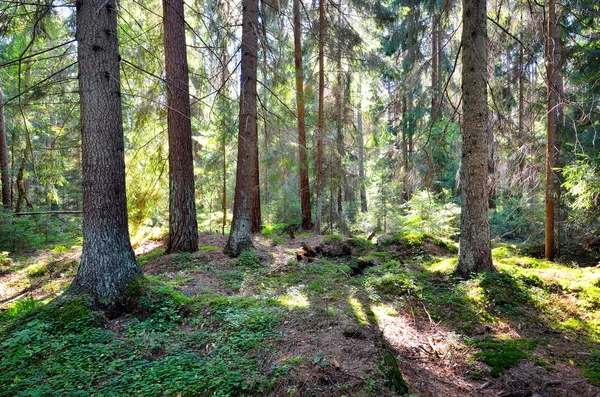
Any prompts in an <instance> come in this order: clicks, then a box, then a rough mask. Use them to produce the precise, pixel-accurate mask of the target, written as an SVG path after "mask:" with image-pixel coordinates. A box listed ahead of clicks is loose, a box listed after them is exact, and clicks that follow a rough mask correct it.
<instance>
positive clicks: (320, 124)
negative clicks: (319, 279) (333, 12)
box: [315, 0, 325, 234]
mask: <svg viewBox="0 0 600 397" xmlns="http://www.w3.org/2000/svg"><path fill="white" fill-rule="evenodd" d="M324 41H325V0H319V110H318V115H317V183H316V190H317V205H316V214H315V230H316V232H317V234H320V233H321V217H322V206H323V198H322V194H323V124H324V115H323V105H324V101H325V96H324V93H325V60H324V55H323V44H324Z"/></svg>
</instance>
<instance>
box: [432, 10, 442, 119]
mask: <svg viewBox="0 0 600 397" xmlns="http://www.w3.org/2000/svg"><path fill="white" fill-rule="evenodd" d="M431 20H432V27H431V121H432V123H434V122H435V121H436V119H437V117H438V111H439V101H440V98H439V81H438V80H439V77H438V72H439V67H438V62H439V57H438V54H439V48H438V44H439V40H438V26H437V24H438V19H437V18H436V16H435V10H432V18H431Z"/></svg>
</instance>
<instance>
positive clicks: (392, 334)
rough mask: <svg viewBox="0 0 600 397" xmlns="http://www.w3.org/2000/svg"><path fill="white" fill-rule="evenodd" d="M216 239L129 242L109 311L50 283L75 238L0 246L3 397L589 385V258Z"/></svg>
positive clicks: (528, 391) (592, 380) (426, 392)
mask: <svg viewBox="0 0 600 397" xmlns="http://www.w3.org/2000/svg"><path fill="white" fill-rule="evenodd" d="M225 243H226V237H223V236H220V235H215V234H202V235H201V237H200V244H201V249H200V251H198V252H197V253H194V254H184V253H181V254H172V255H164V248H163V246H162V244H161V243H160V242H157V241H146V242H144V243H142V244H141V245H140V246H139V247H136V254H138V262H139V263H140V265H141V266H142V269H143V270H144V273H145V275H146V276H147V278H148V279H149V280H150V283H149V285H147V284H143V283H140V286H139V290H136V291H134V292H135V293H134V294H132V296H140V294H141V296H142V297H141V298H136V299H137V300H134V301H129V302H128V303H127V304H126V305H125V307H123V310H122V311H120V312H119V313H112V314H106V313H104V314H101V313H98V312H96V311H94V310H93V309H92V308H91V307H90V306H89V304H88V303H87V301H86V300H85V299H81V298H72V297H67V296H66V295H63V293H62V292H63V290H64V288H65V287H66V286H68V284H69V283H70V281H71V280H72V277H73V275H74V274H75V272H76V267H77V262H78V257H79V254H80V249H78V248H73V249H68V248H65V247H55V248H54V249H53V250H48V251H42V252H37V253H35V254H29V255H23V256H22V257H18V256H13V257H10V258H8V257H6V256H4V257H0V259H2V258H4V259H3V260H4V262H0V265H1V267H0V310H2V312H1V313H0V346H1V347H2V349H1V350H0V385H2V387H0V396H13V395H49V396H50V395H61V396H68V395H69V396H70V395H73V396H75V395H81V396H87V395H102V396H120V395H144V396H159V395H164V396H178V395H179V396H186V395H188V396H197V395H217V396H227V395H230V396H238V395H248V396H254V395H257V396H260V395H265V396H396V395H398V396H400V395H406V393H405V390H406V388H408V390H409V393H410V395H413V396H421V397H425V396H435V397H438V396H503V397H509V396H512V397H518V396H532V397H533V396H538V397H541V396H548V397H551V396H552V397H554V396H556V397H558V396H578V397H588V396H589V397H593V396H600V387H598V385H600V352H599V350H600V347H599V344H598V341H599V340H600V311H599V310H598V309H599V308H600V265H599V266H594V267H590V266H588V267H579V266H577V264H576V263H570V264H569V265H564V264H558V263H553V262H547V261H544V260H540V259H535V258H531V257H527V256H522V255H521V254H520V253H519V249H518V247H516V246H511V245H505V244H501V245H498V246H497V247H496V248H495V249H494V251H493V255H494V261H495V264H496V266H497V267H498V269H499V270H500V271H499V272H497V273H484V274H481V275H478V276H476V277H474V278H472V279H470V280H461V279H459V278H457V277H456V276H455V275H454V274H453V272H452V269H453V267H454V266H455V264H456V247H455V245H454V244H453V243H451V242H449V241H445V240H441V239H437V238H432V237H429V236H427V235H424V234H421V233H415V232H408V233H401V234H397V235H394V236H387V237H383V238H380V239H379V244H372V243H371V242H370V241H367V240H366V239H364V238H354V239H345V238H340V237H339V236H325V237H322V236H311V235H301V236H297V237H296V238H294V239H291V240H289V239H283V238H281V237H280V236H276V238H275V236H273V237H265V236H261V237H257V238H256V239H255V245H256V251H248V252H245V253H243V254H242V255H241V256H240V257H239V258H238V259H234V260H232V259H231V258H229V257H227V256H225V255H224V254H223V253H222V248H223V246H224V245H225ZM275 243H279V244H276V245H275ZM302 246H305V247H306V248H307V249H309V248H313V249H314V250H315V251H316V253H315V254H316V255H315V256H314V257H313V256H311V255H312V253H308V252H309V251H310V249H309V251H307V250H306V249H303V248H302ZM311 252H312V251H311Z"/></svg>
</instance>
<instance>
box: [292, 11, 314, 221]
mask: <svg viewBox="0 0 600 397" xmlns="http://www.w3.org/2000/svg"><path fill="white" fill-rule="evenodd" d="M293 8H294V66H295V68H296V107H297V109H298V159H299V160H300V204H301V207H302V229H303V230H310V229H312V227H313V224H312V214H311V211H310V187H309V184H308V156H307V153H306V129H305V126H304V81H303V76H302V32H301V30H300V0H294V6H293Z"/></svg>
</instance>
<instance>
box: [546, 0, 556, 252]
mask: <svg viewBox="0 0 600 397" xmlns="http://www.w3.org/2000/svg"><path fill="white" fill-rule="evenodd" d="M547 9H548V35H547V40H546V79H547V80H546V84H547V94H548V98H547V99H548V101H547V102H548V104H547V105H548V112H547V114H548V124H547V130H546V132H547V142H546V143H547V144H546V228H545V239H546V244H545V257H546V259H548V260H553V259H554V256H555V241H554V239H555V235H554V232H555V230H554V226H555V225H554V223H555V221H554V212H555V209H554V204H555V203H554V195H555V186H554V185H555V180H554V179H555V174H554V166H555V161H556V130H557V123H558V120H557V119H558V86H557V70H556V59H557V57H556V50H557V46H556V43H557V40H558V35H557V27H556V24H557V20H556V2H555V0H548V7H547Z"/></svg>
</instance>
